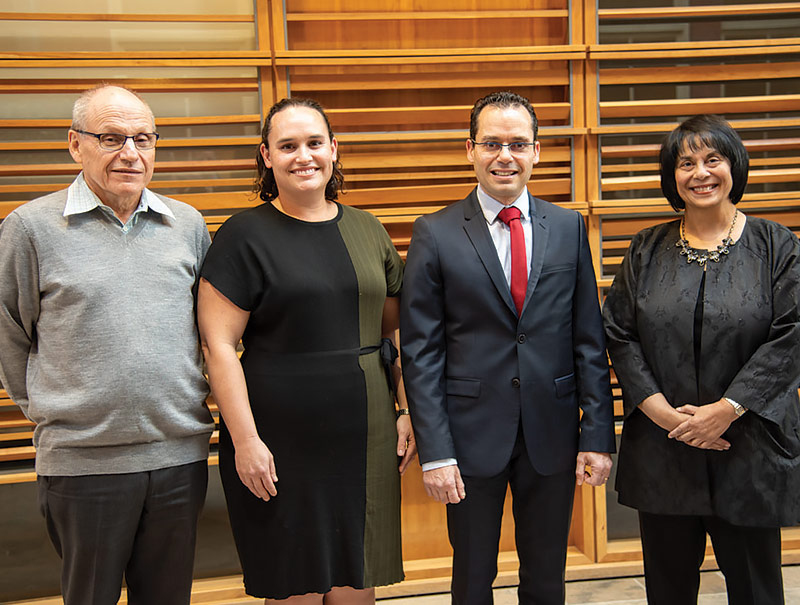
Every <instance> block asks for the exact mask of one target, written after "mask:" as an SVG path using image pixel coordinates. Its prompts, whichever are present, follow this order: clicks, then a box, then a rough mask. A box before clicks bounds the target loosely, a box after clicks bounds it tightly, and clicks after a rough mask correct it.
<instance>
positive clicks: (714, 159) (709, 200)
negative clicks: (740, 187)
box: [675, 145, 733, 210]
mask: <svg viewBox="0 0 800 605" xmlns="http://www.w3.org/2000/svg"><path fill="white" fill-rule="evenodd" d="M675 184H676V186H677V190H678V195H679V196H680V197H681V199H682V200H683V201H684V202H685V203H686V209H687V210H690V209H691V208H698V209H699V208H711V207H714V206H718V205H719V204H724V203H728V204H730V203H731V200H730V193H731V188H732V187H733V177H732V176H731V163H730V160H728V158H726V157H725V156H723V155H722V154H721V153H719V152H718V151H717V150H716V149H711V148H710V147H708V146H706V145H703V146H701V147H698V148H697V149H696V150H695V151H692V150H691V149H690V148H689V146H688V145H684V148H683V151H682V152H681V153H680V154H679V155H678V158H677V161H676V163H675Z"/></svg>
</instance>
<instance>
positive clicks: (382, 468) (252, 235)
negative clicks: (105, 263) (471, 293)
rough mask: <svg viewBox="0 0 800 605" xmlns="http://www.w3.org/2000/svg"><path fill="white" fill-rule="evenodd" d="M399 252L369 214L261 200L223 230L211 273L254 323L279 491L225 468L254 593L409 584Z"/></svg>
mask: <svg viewBox="0 0 800 605" xmlns="http://www.w3.org/2000/svg"><path fill="white" fill-rule="evenodd" d="M402 274H403V267H402V261H401V259H400V257H399V256H398V254H397V251H396V250H395V249H394V246H393V245H392V242H391V240H390V238H389V236H388V234H387V233H386V231H385V230H384V228H383V227H382V226H381V224H380V223H379V222H378V221H377V220H376V219H375V218H374V217H373V216H372V215H370V214H369V213H367V212H363V211H360V210H356V209H353V208H349V207H346V206H341V205H340V206H339V211H338V214H337V216H336V218H334V219H332V220H330V221H324V222H316V223H309V222H305V221H301V220H298V219H295V218H292V217H290V216H287V215H285V214H283V213H282V212H280V211H279V210H278V209H277V208H275V207H274V206H273V205H272V204H263V205H261V206H258V207H256V208H253V209H251V210H247V211H244V212H241V213H239V214H237V215H235V216H233V217H232V218H231V219H229V220H228V221H227V222H226V223H225V224H224V225H223V226H222V227H221V228H220V230H219V231H218V232H217V235H216V237H215V238H214V243H213V244H212V246H211V248H210V249H209V252H208V256H207V257H206V260H205V264H204V265H203V269H202V276H203V277H204V278H205V279H207V280H208V281H209V282H210V283H211V284H212V285H213V286H214V287H215V288H216V289H217V290H219V291H220V292H221V293H222V294H224V295H225V296H226V297H227V298H228V299H229V300H231V301H232V302H233V303H234V304H236V305H237V306H238V307H240V308H242V309H244V310H246V311H249V312H250V318H249V321H248V324H247V327H246V329H245V331H244V335H243V336H242V344H243V346H244V354H243V355H242V360H241V361H242V367H243V369H244V374H245V378H246V381H247V388H248V394H249V398H250V405H251V408H252V410H253V416H254V418H255V422H256V426H257V428H258V431H259V435H260V436H261V438H262V440H263V441H264V443H266V444H267V446H268V447H269V448H270V450H271V451H272V453H273V455H274V456H275V465H276V471H277V474H278V480H279V481H278V483H277V489H278V495H277V496H276V497H275V498H272V499H271V500H270V501H269V502H264V501H262V500H260V499H258V498H256V497H255V496H253V495H252V493H251V492H250V491H249V490H248V489H247V487H245V486H244V485H243V484H242V483H241V481H240V480H239V477H238V475H237V473H236V467H235V461H234V448H233V444H232V442H231V438H230V435H229V433H228V431H227V429H226V427H225V425H224V422H222V421H221V422H220V462H219V468H220V474H221V477H222V482H223V487H224V489H225V496H226V499H227V502H228V513H229V516H230V521H231V527H232V529H233V534H234V539H235V541H236V546H237V549H238V551H239V557H240V560H241V563H242V569H243V571H244V581H245V588H246V591H247V593H248V594H250V595H253V596H258V597H269V598H275V599H281V598H286V597H288V596H291V595H297V594H304V593H308V592H316V593H325V592H327V591H329V590H330V589H331V587H335V586H351V587H354V588H367V587H371V586H380V585H384V584H390V583H393V582H399V581H400V580H402V579H403V570H402V558H401V552H400V483H399V474H398V471H397V455H396V443H397V432H396V428H395V426H396V424H395V414H394V405H393V402H392V397H391V394H390V391H389V387H388V383H387V379H386V374H385V372H384V369H383V366H382V365H381V362H380V358H379V353H378V352H372V353H369V354H363V353H362V352H361V351H360V349H361V348H362V347H369V346H371V345H376V344H378V343H379V342H380V338H381V317H382V311H383V304H384V301H385V298H386V296H387V295H388V296H396V295H398V294H399V292H400V287H401V283H402Z"/></svg>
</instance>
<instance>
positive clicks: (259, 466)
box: [236, 437, 278, 502]
mask: <svg viewBox="0 0 800 605" xmlns="http://www.w3.org/2000/svg"><path fill="white" fill-rule="evenodd" d="M236 472H237V473H239V479H240V480H241V482H242V483H244V484H245V486H247V489H249V490H250V491H251V492H253V495H254V496H256V497H258V498H261V499H262V500H264V502H266V501H268V500H269V499H270V498H271V497H274V496H277V495H278V488H277V487H275V483H277V481H278V473H277V472H276V471H275V459H274V458H273V456H272V452H270V451H269V448H268V447H267V446H266V445H265V444H264V442H263V441H261V439H259V438H258V437H251V438H249V439H247V440H246V441H245V442H244V443H243V444H241V445H239V446H238V447H236Z"/></svg>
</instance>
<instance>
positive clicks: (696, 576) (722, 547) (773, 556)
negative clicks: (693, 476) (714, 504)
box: [639, 511, 784, 605]
mask: <svg viewBox="0 0 800 605" xmlns="http://www.w3.org/2000/svg"><path fill="white" fill-rule="evenodd" d="M639 527H640V531H641V536H642V553H643V555H644V574H645V583H646V584H647V602H648V604H649V605H695V604H696V603H697V591H698V589H699V587H700V565H701V564H702V563H703V558H704V557H705V550H706V533H708V535H709V536H711V544H712V546H713V547H714V556H715V557H716V559H717V564H718V565H719V569H720V571H721V572H722V573H723V575H724V576H725V584H726V587H727V591H728V603H729V605H783V603H784V599H783V578H782V575H781V535H780V529H778V528H764V527H742V526H737V525H731V524H730V523H728V522H727V521H724V520H722V519H720V518H719V517H701V516H689V515H654V514H651V513H644V512H641V511H640V512H639Z"/></svg>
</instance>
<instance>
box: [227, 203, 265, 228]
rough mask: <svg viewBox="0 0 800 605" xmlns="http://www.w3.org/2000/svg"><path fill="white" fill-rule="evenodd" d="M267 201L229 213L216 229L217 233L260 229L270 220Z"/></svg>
mask: <svg viewBox="0 0 800 605" xmlns="http://www.w3.org/2000/svg"><path fill="white" fill-rule="evenodd" d="M270 209H271V204H270V203H269V202H266V203H263V204H259V205H258V206H254V207H252V208H247V209H245V210H242V211H240V212H237V213H236V214H234V215H231V216H230V217H229V218H228V219H227V220H226V221H225V222H224V223H222V225H221V226H220V228H219V229H218V230H217V235H219V234H220V233H222V234H232V233H236V234H242V233H247V232H250V231H252V230H254V229H258V230H261V229H262V228H263V225H264V224H265V223H267V222H269V221H270V217H271V216H272V214H273V213H272V212H270Z"/></svg>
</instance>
